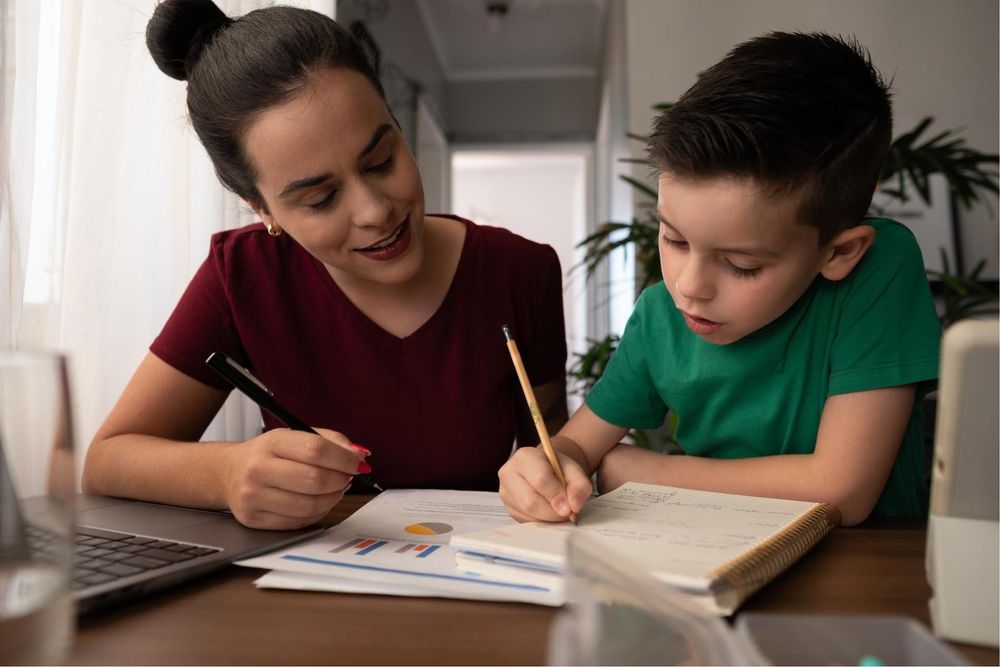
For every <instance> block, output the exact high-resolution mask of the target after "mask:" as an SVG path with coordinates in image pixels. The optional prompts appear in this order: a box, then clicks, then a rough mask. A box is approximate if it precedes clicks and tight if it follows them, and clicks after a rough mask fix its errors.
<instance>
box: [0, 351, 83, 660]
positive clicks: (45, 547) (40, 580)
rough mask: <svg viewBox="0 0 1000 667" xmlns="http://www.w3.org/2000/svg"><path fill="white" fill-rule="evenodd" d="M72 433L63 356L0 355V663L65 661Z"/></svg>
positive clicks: (69, 619)
mask: <svg viewBox="0 0 1000 667" xmlns="http://www.w3.org/2000/svg"><path fill="white" fill-rule="evenodd" d="M72 434H73V428H72V422H71V419H70V403H69V388H68V386H67V382H66V364H65V360H64V358H63V357H62V356H61V355H59V354H55V353H49V352H27V351H19V350H0V664H23V665H27V664H54V663H59V662H62V661H64V660H65V659H66V657H67V656H68V652H69V648H70V645H71V642H72V638H73V629H74V613H73V611H74V610H73V602H72V590H71V566H72V556H73V553H72V549H73V540H72V537H73V532H74V531H73V504H74V503H73V501H74V497H75V490H76V473H75V466H74V459H73V435H72Z"/></svg>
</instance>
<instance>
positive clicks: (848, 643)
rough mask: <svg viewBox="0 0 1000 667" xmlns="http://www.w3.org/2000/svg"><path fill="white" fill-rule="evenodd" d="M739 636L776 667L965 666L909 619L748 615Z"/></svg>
mask: <svg viewBox="0 0 1000 667" xmlns="http://www.w3.org/2000/svg"><path fill="white" fill-rule="evenodd" d="M736 633H737V634H738V635H740V637H741V638H742V639H743V640H744V641H746V642H748V643H750V644H752V645H753V646H754V647H755V648H756V649H757V651H759V653H760V654H761V656H762V657H763V659H764V660H766V661H767V662H768V663H769V664H772V665H965V664H968V660H966V659H964V658H962V657H961V656H959V655H958V654H957V653H955V651H953V650H952V649H951V648H949V647H948V646H946V645H944V644H942V643H941V642H940V641H939V640H938V639H936V638H935V637H934V636H933V635H932V634H931V633H930V632H928V631H927V630H926V629H925V628H924V627H923V626H922V625H920V624H919V623H918V622H916V621H915V620H913V619H911V618H906V617H904V616H854V615H851V616H836V615H818V614H817V615H812V614H768V613H759V612H757V613H755V612H750V613H745V614H740V615H739V616H738V617H737V619H736Z"/></svg>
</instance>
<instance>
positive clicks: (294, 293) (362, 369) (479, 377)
mask: <svg viewBox="0 0 1000 667" xmlns="http://www.w3.org/2000/svg"><path fill="white" fill-rule="evenodd" d="M461 222H462V223H463V224H464V225H465V226H466V236H465V243H464V246H463V248H462V255H461V258H460V259H459V263H458V267H457V269H456V271H455V276H454V278H453V280H452V284H451V287H450V288H449V290H448V293H447V295H446V296H445V299H444V301H443V303H442V304H441V307H440V308H439V309H438V311H437V312H436V313H434V315H432V316H431V318H430V319H429V320H428V321H427V322H426V323H425V324H424V325H423V326H421V327H420V328H419V329H417V330H416V331H415V332H413V333H412V334H411V335H409V336H407V337H406V338H397V337H396V336H394V335H392V334H390V333H388V332H387V331H385V330H384V329H382V328H381V327H379V326H378V325H377V324H375V323H374V322H373V321H371V320H370V319H368V317H366V316H365V315H364V314H363V313H362V312H361V311H360V310H358V308H357V307H355V306H354V304H353V303H351V301H350V300H349V299H348V298H347V297H346V296H345V295H344V293H343V292H342V291H341V290H340V288H339V287H338V286H337V284H336V283H335V282H334V280H333V279H332V278H331V276H330V274H329V272H328V271H327V270H326V268H325V267H324V266H323V264H321V263H320V262H319V261H318V260H316V259H315V258H314V257H312V255H310V254H309V253H308V252H306V251H305V250H304V249H303V248H302V247H301V246H299V245H298V244H297V243H296V242H295V241H294V240H292V239H291V238H290V237H289V236H288V235H287V234H283V235H281V236H278V237H272V236H270V235H268V234H267V232H266V231H265V230H264V228H263V227H262V226H261V225H253V226H249V227H244V228H242V229H237V230H232V231H227V232H221V233H219V234H215V235H214V236H213V237H212V241H211V249H210V252H209V255H208V258H207V259H206V260H205V262H204V263H203V264H202V266H201V268H200V269H199V270H198V272H197V273H196V274H195V276H194V278H193V279H192V281H191V283H190V285H189V286H188V288H187V290H186V291H185V293H184V295H183V296H182V297H181V300H180V302H179V303H178V305H177V307H176V308H175V310H174V312H173V314H172V315H171V316H170V318H169V319H168V321H167V323H166V325H165V326H164V328H163V331H162V332H161V333H160V335H159V336H158V337H157V338H156V340H155V341H154V342H153V344H152V345H151V346H150V350H151V351H152V352H153V354H155V355H156V356H157V357H159V358H160V359H162V360H163V361H165V362H166V363H168V364H170V365H171V366H173V367H174V368H176V369H178V370H179V371H181V372H182V373H184V374H186V375H188V376H190V377H192V378H194V379H196V380H198V381H200V382H203V383H204V384H207V385H210V386H212V387H216V388H218V389H222V390H229V389H230V387H229V386H228V385H227V384H226V383H225V381H223V380H222V379H221V378H219V377H218V376H217V375H216V374H215V373H214V371H212V370H211V369H210V368H209V367H208V366H206V365H205V359H206V358H207V357H208V355H209V354H211V353H212V352H216V351H218V352H223V353H225V354H226V355H228V356H230V357H232V358H233V359H234V360H235V361H238V362H240V363H241V364H243V365H244V366H246V367H247V368H249V369H250V370H251V372H253V373H254V375H256V376H257V377H258V378H259V379H260V380H261V382H263V383H264V384H265V385H267V387H268V388H269V389H270V390H271V391H272V392H274V395H275V396H276V397H277V398H278V400H279V401H280V402H281V403H283V404H284V405H285V407H286V408H288V409H289V410H290V411H291V412H292V413H293V414H295V415H296V416H298V417H299V418H300V419H302V420H303V421H305V422H306V423H307V424H310V425H311V426H314V427H323V428H329V429H333V430H335V431H340V432H341V433H343V434H345V435H346V436H347V437H348V438H350V439H351V440H352V441H353V442H357V443H360V444H362V445H364V446H365V447H367V448H368V449H370V450H371V451H372V452H373V454H372V456H371V457H369V459H368V460H369V462H370V463H371V464H372V467H373V469H374V477H375V478H376V479H378V481H379V482H380V483H381V484H382V485H383V487H386V488H401V487H406V488H415V487H436V488H452V489H483V490H495V489H496V488H497V486H498V484H497V470H498V469H499V468H500V466H501V465H503V463H504V462H505V461H506V460H507V457H508V455H509V454H510V451H511V445H512V443H513V441H514V432H515V421H516V418H515V411H516V406H517V405H518V402H520V401H523V400H524V399H523V397H522V395H521V392H520V386H519V384H518V381H517V376H516V375H515V372H514V368H513V365H512V363H511V360H510V355H509V353H508V351H507V346H506V344H505V342H504V338H503V334H502V332H501V326H502V325H504V324H509V325H510V326H511V328H512V329H513V332H514V335H515V337H516V339H517V344H518V347H519V349H520V352H521V355H522V357H523V359H524V364H525V367H526V369H527V371H528V377H530V378H531V382H532V384H533V385H536V386H537V385H540V384H545V383H547V382H551V381H556V380H558V381H562V380H563V377H564V373H565V365H566V337H565V330H564V324H563V307H562V274H561V271H560V267H559V260H558V258H557V257H556V253H555V251H554V250H552V248H551V247H549V246H547V245H541V244H538V243H535V242H532V241H529V240H527V239H524V238H522V237H520V236H517V235H515V234H513V233H511V232H509V231H507V230H505V229H499V228H495V227H486V226H481V225H476V224H474V223H472V222H469V221H467V220H461ZM262 416H263V420H264V428H265V429H272V428H280V427H282V424H280V423H279V422H278V421H277V420H275V419H274V417H272V416H271V415H270V414H269V413H266V412H262Z"/></svg>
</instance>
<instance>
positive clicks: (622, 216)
mask: <svg viewBox="0 0 1000 667" xmlns="http://www.w3.org/2000/svg"><path fill="white" fill-rule="evenodd" d="M605 16H606V21H605V32H604V53H603V61H602V63H601V80H602V85H601V98H600V108H599V111H598V121H597V131H596V137H595V150H594V156H595V159H594V182H595V189H594V207H595V211H596V216H595V220H594V227H595V229H596V227H597V226H599V225H601V224H603V223H605V222H627V221H628V220H629V219H630V218H631V216H632V204H633V201H632V188H631V186H629V185H628V184H627V183H625V182H624V181H623V180H621V178H619V176H620V175H621V174H623V173H627V172H628V170H629V169H628V165H627V164H626V163H623V162H621V160H622V159H623V158H629V157H632V156H633V151H639V150H641V147H640V146H638V145H637V144H636V142H634V141H631V140H629V139H628V138H627V133H628V130H629V126H628V123H629V117H628V88H627V83H628V71H627V70H628V68H627V63H626V61H625V25H624V23H625V4H624V0H609V2H608V7H607V12H606V14H605ZM591 231H594V230H591ZM588 294H589V297H590V321H589V323H588V326H589V336H590V337H591V338H595V339H599V338H602V337H604V336H605V335H607V334H609V333H618V334H621V332H622V331H624V329H625V323H626V322H627V321H628V317H629V315H630V314H631V313H632V306H633V304H634V302H635V253H634V251H633V249H632V247H631V246H625V247H623V248H621V249H619V250H618V251H616V252H615V253H614V254H613V255H612V256H611V257H609V258H608V260H607V261H605V262H603V263H602V264H601V265H600V266H599V267H598V269H597V271H595V276H594V279H593V280H592V281H591V286H590V290H589V292H588Z"/></svg>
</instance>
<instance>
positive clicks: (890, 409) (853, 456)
mask: <svg viewBox="0 0 1000 667" xmlns="http://www.w3.org/2000/svg"><path fill="white" fill-rule="evenodd" d="M915 395H916V386H915V385H904V386H900V387H888V388H885V389H874V390H870V391H859V392H855V393H850V394H838V395H835V396H830V397H829V398H827V399H826V404H825V405H824V406H823V414H822V416H821V418H820V424H819V433H818V434H817V436H816V449H815V451H814V452H813V453H812V454H784V455H778V456H762V457H758V458H745V459H711V458H704V457H695V456H664V455H662V454H656V453H653V452H650V451H649V450H645V449H640V448H638V447H634V446H630V445H618V446H617V447H616V448H615V449H614V450H612V451H611V452H610V453H608V454H607V456H605V458H604V462H603V464H602V466H601V468H600V470H599V471H598V478H597V482H598V488H599V489H600V490H601V491H602V492H604V491H607V490H610V489H613V488H615V487H618V486H620V485H621V484H623V483H624V482H626V481H636V482H647V483H651V484H665V485H669V486H679V487H685V488H692V489H703V490H706V491H720V492H723V493H737V494H742V495H753V496H767V497H773V498H787V499H791V500H808V501H814V502H827V503H830V504H832V505H835V506H836V507H837V508H838V509H840V512H841V517H842V523H843V524H844V525H847V526H850V525H854V524H857V523H860V522H861V521H864V520H865V518H867V517H868V514H869V513H870V512H871V510H872V508H873V507H874V506H875V503H876V502H877V501H878V499H879V496H880V495H881V493H882V489H883V487H884V486H885V483H886V480H888V478H889V473H890V472H891V471H892V465H893V462H894V461H895V460H896V454H897V452H898V451H899V446H900V444H901V443H902V441H903V436H904V434H905V432H906V426H907V423H908V422H909V419H910V413H911V411H912V410H913V402H914V398H915Z"/></svg>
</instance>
